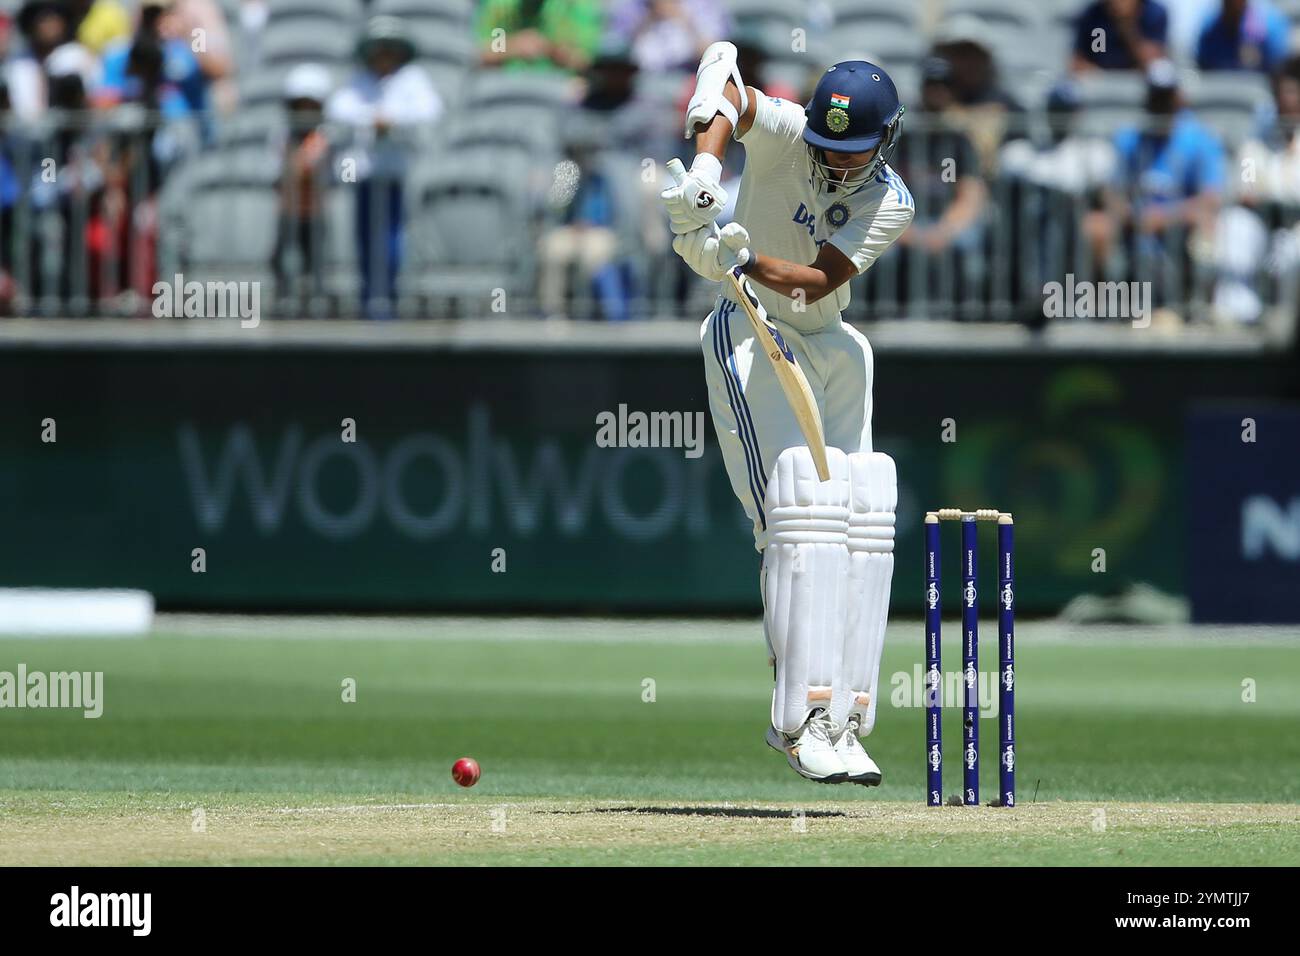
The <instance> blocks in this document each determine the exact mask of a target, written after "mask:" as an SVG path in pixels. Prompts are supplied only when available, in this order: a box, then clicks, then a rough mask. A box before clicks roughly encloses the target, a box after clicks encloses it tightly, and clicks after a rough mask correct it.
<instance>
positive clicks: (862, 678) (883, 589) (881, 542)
mask: <svg viewBox="0 0 1300 956" xmlns="http://www.w3.org/2000/svg"><path fill="white" fill-rule="evenodd" d="M848 470H849V528H848V557H849V573H848V587H847V589H846V591H847V593H846V595H845V624H844V681H845V688H844V691H843V692H842V693H840V692H838V691H839V688H838V687H837V688H836V690H837V693H836V695H835V698H834V701H833V703H832V706H831V721H832V723H834V724H835V726H836V727H843V726H844V720H847V719H848V715H849V714H850V713H856V714H857V715H858V717H859V733H860V734H861V735H862V736H865V735H866V734H869V733H871V728H872V727H873V726H874V725H875V721H876V684H877V682H878V681H879V679H880V655H881V652H882V651H883V650H884V647H885V622H886V621H887V619H888V618H889V585H890V581H891V579H892V578H893V576H894V512H895V510H896V509H897V507H898V474H897V472H896V470H895V468H894V460H893V459H892V458H890V457H889V456H888V455H882V454H881V453H879V452H857V453H855V454H852V455H849V456H848Z"/></svg>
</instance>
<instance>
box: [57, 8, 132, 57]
mask: <svg viewBox="0 0 1300 956" xmlns="http://www.w3.org/2000/svg"><path fill="white" fill-rule="evenodd" d="M65 2H66V5H67V7H68V10H69V14H70V19H71V23H72V29H73V32H74V33H75V34H76V37H77V42H78V43H80V44H81V45H82V46H84V47H85V48H86V49H88V50H90V51H91V52H92V53H103V52H104V48H105V47H107V46H108V45H109V44H110V43H114V42H116V41H118V40H125V39H126V38H127V37H129V36H130V35H131V15H130V14H129V13H128V12H127V10H126V7H125V6H123V5H122V4H121V3H118V2H117V0H65Z"/></svg>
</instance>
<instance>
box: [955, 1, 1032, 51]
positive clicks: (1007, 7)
mask: <svg viewBox="0 0 1300 956" xmlns="http://www.w3.org/2000/svg"><path fill="white" fill-rule="evenodd" d="M959 16H971V17H976V18H978V19H979V20H980V22H982V23H983V24H984V26H985V27H986V28H987V29H988V30H989V32H990V33H991V34H994V35H997V36H998V37H1000V38H1002V39H1009V38H1011V37H1014V36H1017V35H1021V36H1023V37H1024V39H1025V42H1028V43H1032V42H1034V40H1035V39H1036V31H1037V30H1038V29H1039V27H1040V26H1041V24H1042V20H1043V16H1042V8H1041V6H1040V5H1039V4H1038V3H1036V2H1034V0H946V2H945V3H944V5H943V20H945V21H947V20H952V19H955V18H956V17H959Z"/></svg>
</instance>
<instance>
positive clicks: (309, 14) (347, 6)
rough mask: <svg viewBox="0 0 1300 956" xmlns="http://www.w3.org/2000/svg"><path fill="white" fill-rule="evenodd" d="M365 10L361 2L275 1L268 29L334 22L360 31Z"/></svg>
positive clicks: (347, 0) (335, 0)
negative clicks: (309, 22)
mask: <svg viewBox="0 0 1300 956" xmlns="http://www.w3.org/2000/svg"><path fill="white" fill-rule="evenodd" d="M363 14H364V10H363V7H362V5H361V2H360V0H275V2H274V3H271V4H270V6H269V9H268V16H267V27H268V28H270V27H276V26H279V25H280V24H283V23H286V22H299V21H302V20H332V21H334V23H335V24H336V25H338V26H342V27H345V28H347V29H354V30H355V29H359V28H360V25H361V21H362V18H363Z"/></svg>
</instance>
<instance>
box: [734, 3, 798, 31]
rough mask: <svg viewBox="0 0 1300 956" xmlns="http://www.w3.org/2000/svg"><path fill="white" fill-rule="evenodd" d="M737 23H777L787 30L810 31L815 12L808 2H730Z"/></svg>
mask: <svg viewBox="0 0 1300 956" xmlns="http://www.w3.org/2000/svg"><path fill="white" fill-rule="evenodd" d="M727 7H728V9H729V10H730V12H731V16H732V17H733V18H734V19H735V21H736V22H737V23H741V24H754V23H775V24H777V25H779V26H780V27H781V28H783V29H785V30H787V31H788V30H793V29H796V28H798V29H803V30H808V29H809V27H810V21H811V20H813V19H814V18H813V17H812V16H811V13H812V12H813V11H811V10H810V7H811V4H809V3H808V2H807V0H730V2H729V3H728V4H727Z"/></svg>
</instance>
